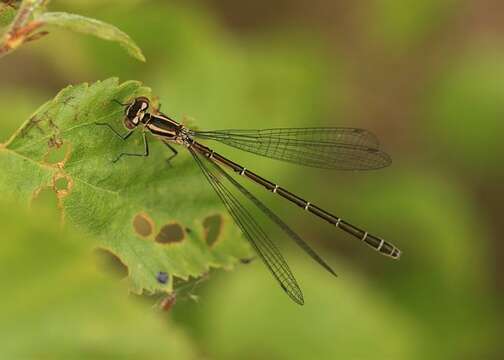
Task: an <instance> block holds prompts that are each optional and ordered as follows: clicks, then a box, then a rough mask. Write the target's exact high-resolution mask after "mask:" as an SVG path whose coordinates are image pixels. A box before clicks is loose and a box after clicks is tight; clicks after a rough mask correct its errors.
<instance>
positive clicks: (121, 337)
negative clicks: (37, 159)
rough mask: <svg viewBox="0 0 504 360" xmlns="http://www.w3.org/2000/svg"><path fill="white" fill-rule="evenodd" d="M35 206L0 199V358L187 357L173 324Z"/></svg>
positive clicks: (188, 352) (186, 347)
mask: <svg viewBox="0 0 504 360" xmlns="http://www.w3.org/2000/svg"><path fill="white" fill-rule="evenodd" d="M36 210H37V211H36V212H35V211H30V212H26V211H22V210H21V209H19V208H18V207H16V206H15V205H14V204H11V203H5V202H4V201H2V200H0V226H1V228H2V241H0V280H1V282H2V289H3V291H2V306H1V307H0V358H2V359H89V358H93V359H110V358H114V359H115V358H121V359H124V358H138V359H140V358H141V359H161V358H175V359H192V358H194V356H195V354H194V350H192V349H193V345H192V344H191V343H190V342H189V341H188V339H187V337H186V336H185V335H184V334H183V333H182V332H181V331H180V330H178V329H177V328H175V327H174V325H173V324H172V323H171V322H167V321H166V320H165V319H162V318H161V317H160V316H159V314H156V313H154V312H152V311H145V309H143V308H142V307H140V304H139V303H135V302H133V301H132V300H133V299H132V298H129V299H128V297H126V296H125V294H124V289H121V284H117V282H112V281H111V279H109V278H107V277H104V276H103V275H102V274H100V273H99V272H98V271H97V270H96V267H95V265H94V264H93V259H92V257H91V256H90V253H89V246H90V244H89V243H88V242H87V241H85V239H83V238H82V237H80V236H76V234H75V233H72V232H70V231H69V230H66V231H61V227H60V226H59V224H58V222H59V220H58V218H57V217H56V218H55V217H54V215H51V214H48V213H47V212H46V211H44V210H45V208H43V207H37V208H36ZM7 240H8V241H7ZM118 285H119V286H118ZM116 287H119V289H117V288H116ZM118 290H119V291H118ZM120 290H123V291H120ZM156 315H158V316H156Z"/></svg>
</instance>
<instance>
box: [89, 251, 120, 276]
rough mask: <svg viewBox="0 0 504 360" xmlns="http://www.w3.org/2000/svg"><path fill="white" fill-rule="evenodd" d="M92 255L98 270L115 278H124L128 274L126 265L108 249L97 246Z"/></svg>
mask: <svg viewBox="0 0 504 360" xmlns="http://www.w3.org/2000/svg"><path fill="white" fill-rule="evenodd" d="M94 255H95V259H96V266H97V267H98V269H99V270H101V271H103V272H104V273H107V274H110V275H111V276H112V277H114V278H117V279H124V278H125V277H126V276H128V267H127V266H126V265H124V264H123V262H122V261H121V259H119V257H118V256H116V255H115V254H113V253H112V252H110V251H109V250H106V249H101V248H98V249H95V251H94Z"/></svg>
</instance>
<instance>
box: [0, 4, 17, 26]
mask: <svg viewBox="0 0 504 360" xmlns="http://www.w3.org/2000/svg"><path fill="white" fill-rule="evenodd" d="M15 16H16V9H14V8H13V7H11V6H9V5H6V4H3V3H2V4H0V30H1V29H2V28H3V27H5V26H7V25H9V24H10V23H11V22H12V20H14V17H15Z"/></svg>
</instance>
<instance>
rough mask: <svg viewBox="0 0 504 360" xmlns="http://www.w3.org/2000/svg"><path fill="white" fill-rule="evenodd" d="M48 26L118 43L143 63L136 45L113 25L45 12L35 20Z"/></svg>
mask: <svg viewBox="0 0 504 360" xmlns="http://www.w3.org/2000/svg"><path fill="white" fill-rule="evenodd" d="M36 20H37V21H41V22H43V23H45V24H48V25H55V26H60V27H63V28H65V29H70V30H72V31H76V32H81V33H84V34H90V35H94V36H96V37H98V38H100V39H104V40H108V41H115V42H118V43H119V44H120V45H121V46H122V47H123V48H125V49H126V51H127V52H128V53H129V54H130V55H131V56H133V57H134V58H136V59H138V60H140V61H145V56H144V55H143V53H142V50H141V49H140V48H139V47H138V45H137V44H135V42H134V41H133V40H132V39H131V38H130V37H129V36H128V35H127V34H126V33H124V32H122V31H121V30H119V29H118V28H116V27H115V26H113V25H110V24H107V23H105V22H102V21H99V20H96V19H91V18H88V17H85V16H81V15H76V14H69V13H65V12H46V13H44V14H42V15H41V16H39V17H37V18H36Z"/></svg>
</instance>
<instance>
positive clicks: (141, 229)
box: [133, 214, 154, 237]
mask: <svg viewBox="0 0 504 360" xmlns="http://www.w3.org/2000/svg"><path fill="white" fill-rule="evenodd" d="M133 229H135V232H136V233H137V234H138V235H140V236H143V237H147V236H150V235H151V234H152V232H153V231H154V222H153V221H152V220H151V219H150V218H149V217H148V216H147V215H146V214H137V215H136V216H135V218H134V219H133Z"/></svg>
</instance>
